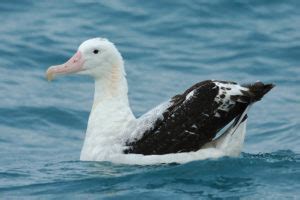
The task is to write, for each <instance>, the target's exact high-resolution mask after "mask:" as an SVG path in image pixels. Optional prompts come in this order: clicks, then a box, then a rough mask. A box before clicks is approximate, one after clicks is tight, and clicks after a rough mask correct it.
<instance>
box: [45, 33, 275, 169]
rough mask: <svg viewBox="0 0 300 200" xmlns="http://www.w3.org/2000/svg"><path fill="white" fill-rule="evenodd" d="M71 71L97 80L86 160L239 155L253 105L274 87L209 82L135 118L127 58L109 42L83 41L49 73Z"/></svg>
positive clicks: (166, 159) (83, 153)
mask: <svg viewBox="0 0 300 200" xmlns="http://www.w3.org/2000/svg"><path fill="white" fill-rule="evenodd" d="M70 73H78V74H85V75H90V76H91V77H93V78H94V80H95V94H94V103H93V107H92V111H91V113H90V116H89V120H88V127H87V131H86V136H85V140H84V144H83V147H82V150H81V155H80V159H81V160H88V161H112V162H118V163H129V164H155V163H162V162H163V163H170V162H179V163H183V162H188V161H192V160H198V159H205V158H211V157H220V156H224V155H228V156H235V155H239V153H240V152H241V148H242V145H243V141H244V137H245V132H246V122H247V113H248V110H249V107H250V105H252V104H253V103H254V102H256V101H259V100H260V99H261V98H262V97H263V96H264V95H265V94H266V93H267V92H268V91H269V90H270V89H272V87H273V86H274V85H272V84H263V83H261V82H256V83H254V84H250V85H242V86H241V85H238V84H237V83H234V82H228V81H211V80H208V81H203V82H200V83H197V84H195V85H194V86H192V87H191V88H189V89H188V90H186V91H185V92H184V93H183V94H180V95H176V96H174V97H173V98H171V100H169V101H167V102H164V103H162V104H160V105H159V106H157V107H155V108H154V109H152V110H150V111H149V112H147V113H146V114H144V115H143V116H141V117H140V118H135V116H134V115H133V113H132V111H131V108H130V106H129V100H128V95H127V93H128V86H127V80H126V76H125V70H124V63H123V59H122V56H121V54H120V52H119V51H118V50H117V48H116V47H115V46H114V44H113V43H111V42H109V41H108V40H107V39H104V38H94V39H90V40H87V41H85V42H83V43H82V44H81V45H80V46H79V48H78V51H77V52H76V53H75V54H74V56H73V57H71V58H70V59H69V60H68V61H67V62H66V63H64V64H62V65H57V66H52V67H50V68H49V69H48V70H47V79H48V80H52V79H53V78H54V77H55V76H56V75H65V74H70ZM231 122H232V123H231ZM224 127H227V128H226V130H225V131H224V132H223V133H221V132H222V131H221V130H222V129H224Z"/></svg>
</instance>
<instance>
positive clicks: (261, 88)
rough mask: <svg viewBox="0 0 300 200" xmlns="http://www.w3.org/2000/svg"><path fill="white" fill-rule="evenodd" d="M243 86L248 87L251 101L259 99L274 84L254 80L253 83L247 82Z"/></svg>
mask: <svg viewBox="0 0 300 200" xmlns="http://www.w3.org/2000/svg"><path fill="white" fill-rule="evenodd" d="M244 87H247V88H248V89H249V93H248V95H249V94H250V97H251V101H252V102H255V101H259V100H261V98H262V97H263V96H264V95H265V94H267V93H268V92H269V91H270V90H271V89H272V88H273V87H275V85H274V84H273V83H268V84H264V83H262V82H259V81H258V82H256V83H254V84H248V85H244Z"/></svg>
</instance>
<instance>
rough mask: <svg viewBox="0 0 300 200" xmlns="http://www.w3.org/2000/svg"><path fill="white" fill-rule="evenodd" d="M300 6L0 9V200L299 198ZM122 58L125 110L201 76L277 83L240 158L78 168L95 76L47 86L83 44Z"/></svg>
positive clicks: (259, 107)
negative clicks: (112, 50)
mask: <svg viewBox="0 0 300 200" xmlns="http://www.w3.org/2000/svg"><path fill="white" fill-rule="evenodd" d="M299 9H300V3H299V1H297V0H295V1H279V0H278V1H277V0H272V1H269V0H251V1H250V0H248V1H247V0H245V1H229V0H213V1H210V0H202V1H196V0H195V1H179V0H178V1H138V0H136V1H121V0H119V1H101V3H100V2H94V1H85V0H76V1H72V3H71V1H66V0H59V1H58V0H57V1H56V0H54V1H33V0H22V1H17V0H14V1H12V0H7V1H5V0H2V1H1V2H0V19H1V23H0V41H1V42H0V158H1V160H0V199H19V198H22V199H23V198H24V199H221V198H229V199H231V198H233V199H239V198H243V199H297V198H298V199H299V198H300V132H299V128H300V114H299V113H300V90H299V84H300V12H299ZM98 36H101V37H107V38H109V39H110V40H111V41H113V42H114V43H115V44H116V45H117V47H118V48H119V50H120V51H121V53H122V55H123V56H124V59H125V62H126V70H127V77H128V83H129V87H130V92H129V97H130V101H131V106H132V109H133V111H134V113H135V114H136V115H137V116H140V115H141V114H143V113H144V112H146V111H147V110H148V109H150V108H152V107H153V106H155V105H157V104H159V103H160V102H162V101H164V100H166V99H168V98H169V97H171V96H173V95H175V94H177V93H180V92H182V91H184V90H185V89H186V88H188V87H189V86H190V85H192V84H193V83H195V82H198V81H201V80H206V79H222V80H234V81H237V82H240V83H247V82H252V81H256V80H261V81H264V82H273V83H275V84H276V85H277V87H276V88H275V89H274V90H272V91H271V92H270V93H269V94H268V95H267V96H266V97H265V98H264V99H263V100H262V101H261V102H258V103H257V104H256V105H255V106H253V108H252V110H251V112H250V115H249V125H248V132H247V137H246V141H245V146H244V149H243V153H242V155H241V156H240V157H239V158H221V159H218V160H204V161H194V162H191V163H187V164H182V165H176V164H173V165H156V166H127V165H116V164H112V163H109V162H80V161H79V154H80V149H81V146H82V142H83V138H84V133H85V129H86V125H87V118H88V115H89V111H90V109H91V105H92V97H93V81H92V80H91V79H89V78H87V77H79V76H66V77H61V78H59V79H57V80H55V81H54V82H53V83H51V84H50V83H48V82H47V81H46V80H45V78H44V73H45V70H46V69H47V67H48V66H50V65H53V64H59V63H62V62H64V61H66V59H68V58H69V57H70V56H71V55H72V54H73V53H74V52H75V51H76V49H77V47H78V45H79V44H80V43H81V42H82V41H84V40H86V39H88V38H92V37H98Z"/></svg>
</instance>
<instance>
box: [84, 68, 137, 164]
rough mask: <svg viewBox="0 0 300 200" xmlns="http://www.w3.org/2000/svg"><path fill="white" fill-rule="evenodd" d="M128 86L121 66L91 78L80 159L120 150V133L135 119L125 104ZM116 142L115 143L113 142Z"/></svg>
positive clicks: (88, 158) (97, 157)
mask: <svg viewBox="0 0 300 200" xmlns="http://www.w3.org/2000/svg"><path fill="white" fill-rule="evenodd" d="M127 93H128V86H127V81H126V78H125V75H124V73H123V72H122V69H120V68H116V69H113V70H112V72H111V73H109V74H107V76H105V77H101V78H96V79H95V94H94V103H93V108H92V110H91V113H90V116H89V121H88V128H87V132H86V137H85V141H84V145H83V148H82V152H81V160H95V159H99V156H105V155H106V154H108V152H107V151H111V150H112V149H113V148H112V145H114V146H115V149H114V150H115V151H116V152H117V151H121V148H122V145H123V144H122V142H121V140H122V139H121V138H122V134H124V132H125V130H126V128H127V127H128V126H129V125H130V124H131V123H132V122H133V121H134V120H135V117H134V115H133V114H132V111H131V109H130V106H129V101H128V95H127ZM117 144H119V145H117Z"/></svg>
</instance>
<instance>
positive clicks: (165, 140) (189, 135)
mask: <svg viewBox="0 0 300 200" xmlns="http://www.w3.org/2000/svg"><path fill="white" fill-rule="evenodd" d="M272 87H273V85H272V84H268V85H265V84H263V83H261V82H257V83H255V84H253V85H248V86H240V85H238V84H236V83H234V82H226V81H211V80H208V81H203V82H200V83H197V84H195V85H194V86H192V87H191V88H189V89H188V90H186V91H185V92H184V93H183V94H180V95H176V96H174V97H173V98H172V99H171V102H170V105H169V107H168V108H167V109H166V110H165V111H164V112H163V114H162V115H163V117H162V118H158V119H157V120H156V121H155V122H153V126H152V127H151V128H149V129H148V130H146V131H145V132H144V133H143V134H142V137H141V138H137V139H136V140H135V141H128V142H127V146H128V148H127V149H126V150H125V151H124V153H136V154H144V155H152V154H168V153H178V152H190V151H197V150H199V149H200V148H201V147H202V146H203V145H204V144H206V143H208V142H210V141H211V140H212V139H213V138H214V137H215V136H216V134H217V133H218V132H219V131H220V130H221V129H222V128H223V127H225V126H226V125H227V124H228V123H230V122H231V121H232V120H233V119H234V118H236V117H238V116H239V115H240V114H241V113H243V111H244V110H245V108H246V107H247V106H248V105H249V104H251V103H253V102H255V101H257V100H260V98H261V97H262V96H263V95H264V94H265V93H267V92H268V91H269V90H270V89H271V88H272Z"/></svg>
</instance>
